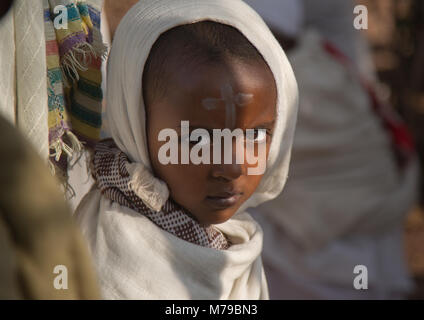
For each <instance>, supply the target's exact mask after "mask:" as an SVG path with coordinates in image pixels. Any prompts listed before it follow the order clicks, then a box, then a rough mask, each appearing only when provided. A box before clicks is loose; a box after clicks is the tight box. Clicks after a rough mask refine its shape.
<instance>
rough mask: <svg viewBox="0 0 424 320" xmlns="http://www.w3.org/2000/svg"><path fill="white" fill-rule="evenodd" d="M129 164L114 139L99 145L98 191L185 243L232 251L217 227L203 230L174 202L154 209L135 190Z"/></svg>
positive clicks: (96, 155)
mask: <svg viewBox="0 0 424 320" xmlns="http://www.w3.org/2000/svg"><path fill="white" fill-rule="evenodd" d="M128 164H130V162H129V159H128V157H127V156H126V155H125V154H124V153H123V152H122V151H121V150H119V149H118V147H117V146H116V144H115V142H114V141H113V140H112V139H106V140H103V141H101V142H100V143H98V144H97V145H96V148H95V151H94V159H93V169H94V170H93V174H94V178H95V180H96V181H97V186H98V188H99V189H100V190H101V192H102V194H103V195H104V196H105V197H106V198H108V199H110V200H112V201H115V202H117V203H119V204H120V205H122V206H125V207H128V208H131V209H133V210H135V211H137V212H138V213H140V214H142V215H144V216H146V217H147V218H148V219H149V220H151V221H152V222H153V223H154V224H156V225H157V226H158V227H159V228H161V229H163V230H165V231H167V232H169V233H171V234H173V235H174V236H176V237H178V238H180V239H183V240H185V241H188V242H191V243H194V244H197V245H200V246H203V247H208V248H214V249H218V250H225V249H227V248H228V247H229V245H230V244H229V242H228V240H227V239H226V238H225V236H224V235H223V234H222V233H221V232H220V231H219V230H217V229H216V228H215V227H213V226H209V227H202V226H201V225H200V224H199V223H198V222H197V221H196V220H195V219H193V218H192V217H191V215H190V214H189V213H188V212H187V211H186V210H185V209H184V208H182V207H181V206H179V205H178V204H177V203H175V202H174V201H172V199H170V198H169V199H168V200H167V201H166V203H165V204H164V205H163V206H162V208H161V210H159V211H158V212H156V211H154V210H152V209H150V208H149V207H148V206H147V205H146V204H145V203H144V202H143V200H142V199H141V198H140V197H138V196H137V195H136V194H135V192H134V191H133V190H132V186H131V177H130V174H129V172H128V170H127V165H128Z"/></svg>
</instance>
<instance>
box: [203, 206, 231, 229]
mask: <svg viewBox="0 0 424 320" xmlns="http://www.w3.org/2000/svg"><path fill="white" fill-rule="evenodd" d="M236 211H237V208H230V209H226V210H214V211H207V212H203V213H202V215H201V217H199V216H197V220H198V221H199V223H200V225H201V226H203V227H208V226H210V225H214V224H221V223H224V222H226V221H228V220H229V219H231V217H232V216H233V215H234V214H235V213H236Z"/></svg>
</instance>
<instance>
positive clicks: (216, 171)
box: [212, 159, 243, 181]
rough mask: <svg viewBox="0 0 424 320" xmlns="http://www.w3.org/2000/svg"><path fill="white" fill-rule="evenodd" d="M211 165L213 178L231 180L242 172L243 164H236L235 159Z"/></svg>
mask: <svg viewBox="0 0 424 320" xmlns="http://www.w3.org/2000/svg"><path fill="white" fill-rule="evenodd" d="M234 160H235V159H234ZM212 167H213V169H212V177H213V178H215V179H223V180H226V181H232V180H235V179H237V178H238V177H240V176H241V175H242V174H243V165H242V164H237V163H236V162H235V161H234V162H233V163H232V164H217V165H213V166H212Z"/></svg>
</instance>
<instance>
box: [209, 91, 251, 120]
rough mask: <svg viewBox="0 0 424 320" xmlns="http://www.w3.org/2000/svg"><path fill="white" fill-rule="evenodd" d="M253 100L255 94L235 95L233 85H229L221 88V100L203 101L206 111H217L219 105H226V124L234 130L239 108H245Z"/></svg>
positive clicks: (210, 99)
mask: <svg viewBox="0 0 424 320" xmlns="http://www.w3.org/2000/svg"><path fill="white" fill-rule="evenodd" d="M252 99H253V94H249V93H238V94H234V90H233V88H232V87H231V85H229V84H227V85H224V86H222V87H221V98H220V99H218V98H206V99H203V101H202V105H203V107H204V108H205V109H206V110H214V109H217V108H218V106H219V104H220V103H222V102H224V103H225V123H226V126H227V127H228V128H233V127H234V126H235V124H236V116H237V106H238V107H245V106H246V105H248V104H249V103H250V102H251V101H252Z"/></svg>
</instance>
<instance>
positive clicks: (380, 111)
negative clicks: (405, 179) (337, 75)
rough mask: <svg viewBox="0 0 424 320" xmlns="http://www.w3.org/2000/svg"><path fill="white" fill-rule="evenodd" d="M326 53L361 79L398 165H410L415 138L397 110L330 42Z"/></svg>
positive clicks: (325, 47)
mask: <svg viewBox="0 0 424 320" xmlns="http://www.w3.org/2000/svg"><path fill="white" fill-rule="evenodd" d="M323 47H324V49H325V51H326V52H327V53H328V54H330V55H331V56H332V57H333V58H335V59H336V60H337V61H339V62H340V63H341V64H342V65H343V66H345V67H346V68H347V69H348V70H349V71H350V72H351V73H353V74H355V76H356V77H357V78H358V79H359V82H360V83H361V85H362V87H363V88H364V90H365V91H366V92H367V94H368V97H369V100H370V103H371V106H372V108H373V110H374V112H375V113H376V114H377V116H378V117H379V118H380V119H381V120H382V122H383V125H384V128H385V129H386V130H387V131H388V132H389V134H390V136H391V139H392V142H393V145H394V152H395V154H396V155H397V158H398V165H399V167H400V168H403V167H404V166H406V165H407V164H408V162H409V161H410V160H411V158H412V157H413V155H414V154H415V152H416V147H415V142H414V138H413V137H412V134H411V133H410V131H409V129H408V127H407V126H406V124H405V123H404V122H403V121H402V119H401V118H400V117H399V116H398V115H397V114H396V112H395V110H394V109H393V108H392V107H391V106H390V105H387V104H384V103H383V102H382V101H381V100H380V99H379V98H378V96H377V93H376V91H375V89H374V87H373V86H372V85H371V83H369V82H368V81H367V80H366V79H364V78H363V77H361V75H360V74H359V73H358V72H356V71H355V69H354V66H353V63H352V62H351V60H350V59H349V57H347V56H346V55H345V54H344V53H343V52H341V51H340V50H339V49H338V48H337V47H335V46H334V45H333V44H331V43H330V42H328V41H324V42H323Z"/></svg>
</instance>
